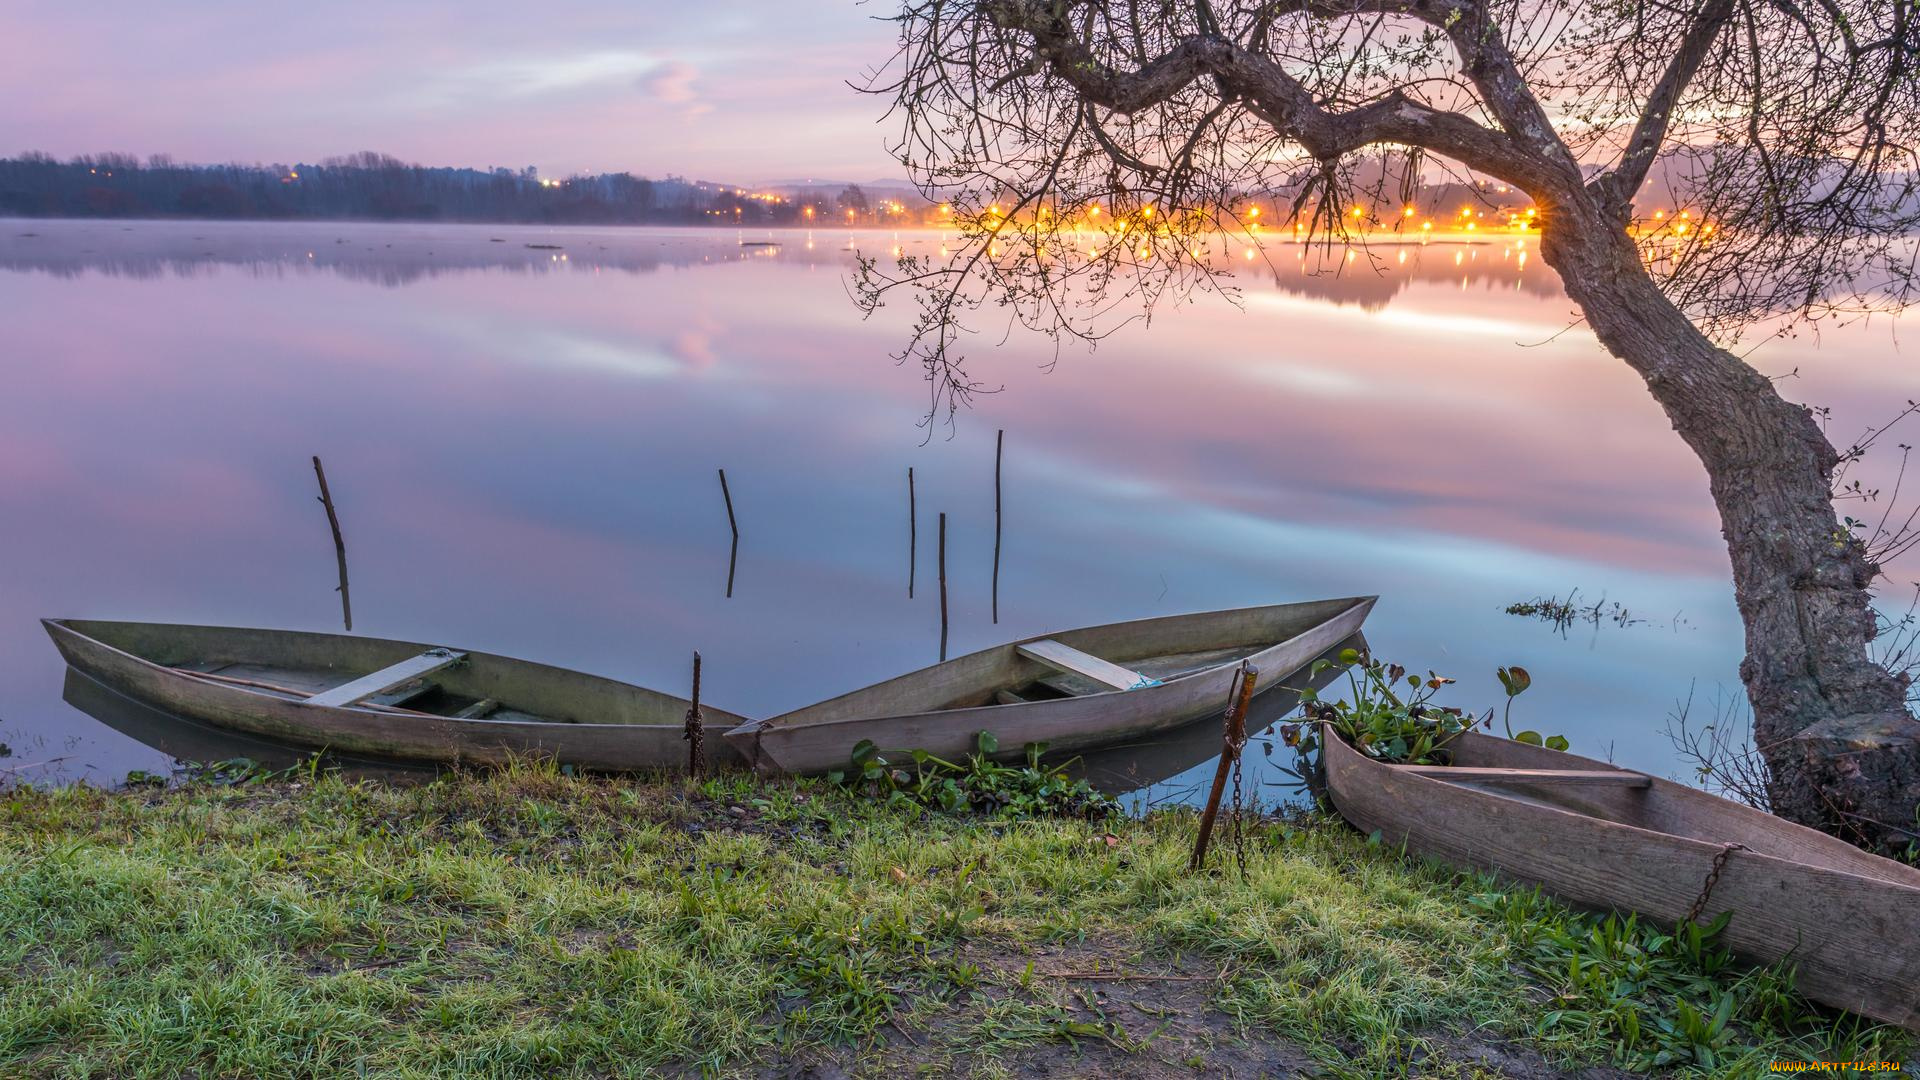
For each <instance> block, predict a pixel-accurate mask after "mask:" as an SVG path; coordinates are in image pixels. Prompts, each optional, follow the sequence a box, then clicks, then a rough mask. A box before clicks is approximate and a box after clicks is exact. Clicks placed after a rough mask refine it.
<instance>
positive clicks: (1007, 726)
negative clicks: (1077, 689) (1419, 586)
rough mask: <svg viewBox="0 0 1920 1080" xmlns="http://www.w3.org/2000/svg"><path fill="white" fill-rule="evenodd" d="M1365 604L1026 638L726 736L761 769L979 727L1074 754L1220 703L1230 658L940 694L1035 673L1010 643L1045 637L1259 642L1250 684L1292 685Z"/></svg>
mask: <svg viewBox="0 0 1920 1080" xmlns="http://www.w3.org/2000/svg"><path fill="white" fill-rule="evenodd" d="M1373 602H1374V601H1373V598H1372V597H1357V598H1352V599H1343V600H1325V601H1313V602H1311V603H1305V604H1286V605H1276V606H1271V607H1262V608H1245V609H1240V610H1236V611H1218V612H1207V613H1204V614H1200V615H1176V616H1167V617H1163V618H1157V619H1143V620H1138V621H1134V622H1125V623H1113V624H1109V625H1106V626H1095V627H1086V628H1083V629H1079V630H1070V631H1066V632H1063V633H1057V634H1052V635H1047V636H1045V637H1036V638H1027V639H1023V640H1022V641H1016V642H1010V643H1007V644H1005V645H1000V646H996V647H994V648H991V649H985V650H982V651H981V652H977V653H973V654H970V655H968V656H963V657H959V658H958V659H955V660H950V661H947V662H946V663H942V664H938V665H935V666H933V667H930V668H924V669H922V670H920V671H916V672H912V673H910V674H907V675H903V676H900V677H899V678H897V679H891V680H888V681H887V682H883V683H879V684H876V685H874V686H870V687H867V688H865V689H863V690H857V691H855V692H853V693H851V694H847V695H844V696H842V697H839V698H835V699H833V700H831V701H826V702H822V703H820V704H818V705H814V706H810V707H808V708H806V709H801V710H798V711H797V712H792V713H787V714H785V715H783V716H777V717H774V718H772V719H770V720H766V721H762V722H759V723H749V724H746V725H744V726H742V727H740V728H736V729H734V731H733V732H731V733H729V735H728V736H727V738H728V740H729V741H730V742H732V743H733V744H734V745H735V746H736V747H737V748H738V749H740V751H741V752H742V754H743V755H744V756H745V757H746V758H747V759H748V760H749V761H750V762H751V763H752V764H753V766H754V767H755V768H756V769H758V770H759V771H761V772H764V773H781V772H785V773H794V774H801V775H810V774H819V773H824V772H829V771H832V770H835V769H843V768H846V767H847V766H848V764H849V761H850V757H851V753H852V750H853V748H854V747H855V746H856V745H858V744H859V743H861V742H862V741H863V740H864V741H871V742H872V743H873V744H874V745H875V746H877V747H879V748H880V749H881V750H882V751H883V752H885V751H910V750H924V751H926V752H928V753H930V754H933V755H935V756H937V757H942V758H946V759H948V760H958V759H959V758H961V757H964V756H965V755H967V754H970V753H973V752H974V751H975V748H976V746H977V745H978V738H979V735H980V733H981V732H983V731H984V732H991V733H993V735H994V737H995V738H996V739H997V740H998V742H999V746H1000V753H999V755H998V756H999V757H1001V758H1002V759H1004V760H1014V759H1017V758H1019V757H1021V756H1022V754H1023V753H1024V750H1023V748H1024V747H1025V746H1026V745H1027V744H1028V743H1035V742H1039V743H1045V744H1046V746H1047V749H1048V751H1049V752H1050V753H1054V754H1058V753H1079V752H1083V751H1087V750H1092V749H1096V748H1099V747H1102V746H1106V745H1110V744H1113V743H1117V742H1125V741H1130V740H1137V739H1140V738H1142V737H1144V736H1148V735H1152V734H1154V733H1157V732H1162V731H1168V730H1171V729H1175V728H1179V727H1181V726H1182V725H1185V724H1188V723H1191V722H1193V721H1195V720H1198V719H1200V718H1201V717H1203V716H1205V715H1207V714H1208V713H1218V712H1221V711H1223V710H1224V709H1225V708H1226V705H1227V697H1228V692H1229V690H1230V689H1231V687H1232V684H1233V679H1234V673H1235V671H1236V670H1237V668H1238V666H1239V660H1238V659H1235V660H1233V661H1232V662H1227V663H1218V664H1213V665H1211V666H1208V667H1206V668H1204V669H1202V670H1199V671H1195V672H1192V673H1189V674H1185V675H1182V676H1180V677H1177V678H1169V679H1167V680H1166V681H1165V682H1162V683H1160V684H1159V685H1155V686H1146V687H1142V688H1139V689H1132V690H1116V691H1112V692H1108V693H1092V694H1083V695H1080V696H1074V697H1062V698H1056V699H1053V700H1046V701H1029V702H1020V703H1016V704H1004V705H1003V704H977V705H971V706H961V707H953V706H951V705H948V704H947V703H949V702H954V701H960V702H965V701H969V700H972V699H974V698H978V697H981V696H983V695H986V694H990V693H991V690H992V688H993V687H994V686H997V685H1002V684H1005V683H1007V682H1009V681H1018V680H1019V679H1021V678H1031V677H1033V676H1035V675H1036V674H1039V673H1041V672H1043V671H1045V670H1046V669H1045V667H1044V665H1042V664H1040V663H1037V662H1035V661H1033V660H1031V659H1026V658H1023V657H1022V656H1021V655H1020V654H1019V651H1018V650H1019V647H1020V646H1022V645H1025V644H1030V643H1033V642H1039V641H1044V640H1049V639H1050V640H1054V641H1058V642H1061V643H1064V644H1065V645H1068V646H1071V647H1072V648H1074V649H1078V650H1084V651H1085V652H1086V653H1088V654H1092V655H1094V656H1098V657H1102V658H1105V659H1107V660H1111V661H1115V662H1123V661H1128V660H1131V659H1132V658H1135V657H1141V656H1148V655H1154V654H1199V653H1203V652H1205V651H1207V650H1214V649H1219V648H1220V647H1221V646H1222V645H1223V644H1227V643H1241V644H1244V643H1247V642H1259V643H1260V644H1258V645H1254V646H1249V647H1248V648H1247V651H1246V655H1245V657H1244V658H1245V659H1246V660H1247V661H1248V662H1250V663H1251V664H1253V666H1254V667H1255V668H1257V669H1258V670H1259V676H1258V679H1257V680H1256V683H1255V689H1256V691H1257V692H1265V691H1267V690H1270V689H1272V688H1274V687H1276V686H1281V685H1295V684H1297V683H1298V682H1299V680H1300V678H1301V677H1302V672H1303V669H1305V668H1306V667H1307V666H1308V665H1309V664H1311V663H1312V661H1313V659H1314V658H1315V657H1317V656H1319V655H1321V654H1322V653H1323V652H1325V651H1326V650H1327V649H1328V648H1330V647H1331V646H1333V645H1335V644H1337V643H1339V642H1341V641H1343V640H1345V639H1347V638H1349V637H1351V636H1353V635H1354V634H1356V633H1358V632H1359V629H1360V625H1361V623H1362V622H1363V621H1365V619H1366V617H1367V613H1368V612H1369V611H1371V610H1372V607H1373Z"/></svg>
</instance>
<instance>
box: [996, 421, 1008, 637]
mask: <svg viewBox="0 0 1920 1080" xmlns="http://www.w3.org/2000/svg"><path fill="white" fill-rule="evenodd" d="M1006 445H1007V429H1005V428H1001V429H1000V433H999V434H998V435H995V436H994V437H993V622H994V625H996V626H997V625H999V623H1000V456H1001V453H1002V452H1003V451H1004V450H1005V449H1006Z"/></svg>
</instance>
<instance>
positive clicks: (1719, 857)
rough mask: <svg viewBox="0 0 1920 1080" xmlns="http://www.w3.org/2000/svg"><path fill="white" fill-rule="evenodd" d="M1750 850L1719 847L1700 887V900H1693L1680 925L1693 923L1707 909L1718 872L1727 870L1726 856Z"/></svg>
mask: <svg viewBox="0 0 1920 1080" xmlns="http://www.w3.org/2000/svg"><path fill="white" fill-rule="evenodd" d="M1750 850H1752V849H1751V848H1749V847H1747V845H1745V844H1721V845H1720V850H1719V851H1717V852H1715V853H1714V856H1713V866H1712V867H1711V868H1709V869H1708V870H1707V880H1706V882H1705V884H1703V885H1701V886H1700V898H1699V899H1697V900H1695V901H1694V902H1693V907H1691V908H1689V909H1688V910H1687V917H1686V918H1684V919H1681V920H1680V922H1681V923H1682V924H1685V923H1690V922H1693V921H1694V920H1696V919H1698V918H1699V917H1700V913H1701V912H1702V911H1705V910H1706V909H1707V898H1708V897H1710V896H1712V895H1713V887H1714V886H1715V885H1718V884H1720V871H1722V870H1725V869H1726V868H1727V856H1729V855H1732V854H1733V853H1734V852H1735V851H1750Z"/></svg>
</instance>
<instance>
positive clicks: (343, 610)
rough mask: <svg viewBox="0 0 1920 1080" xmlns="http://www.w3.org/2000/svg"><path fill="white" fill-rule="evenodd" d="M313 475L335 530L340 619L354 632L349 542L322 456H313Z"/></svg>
mask: <svg viewBox="0 0 1920 1080" xmlns="http://www.w3.org/2000/svg"><path fill="white" fill-rule="evenodd" d="M313 475H314V476H315V477H318V478H319V480H320V505H322V506H324V507H326V508H327V524H328V525H329V526H331V527H332V528H333V554H334V558H335V559H336V560H337V561H338V562H339V563H340V587H339V588H338V589H337V590H336V591H337V592H339V594H340V618H341V621H343V622H345V623H346V624H347V632H348V633H352V632H353V600H352V599H351V598H350V597H349V596H348V595H347V542H346V540H345V539H343V538H342V537H341V535H340V515H339V514H336V513H334V511H333V493H332V492H331V491H328V490H327V470H325V469H323V468H321V467H320V455H319V454H315V455H313Z"/></svg>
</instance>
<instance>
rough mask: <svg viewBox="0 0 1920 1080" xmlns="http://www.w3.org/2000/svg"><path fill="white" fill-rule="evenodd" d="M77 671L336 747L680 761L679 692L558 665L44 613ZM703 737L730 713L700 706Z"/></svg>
mask: <svg viewBox="0 0 1920 1080" xmlns="http://www.w3.org/2000/svg"><path fill="white" fill-rule="evenodd" d="M42 625H44V626H45V627H46V628H47V633H48V634H49V635H50V636H51V637H52V638H53V643H54V644H55V645H56V646H58V647H59V649H60V654H61V655H62V656H64V657H66V659H67V663H69V664H71V665H72V666H73V667H75V668H76V669H78V670H80V671H82V672H84V673H86V674H87V675H90V676H92V677H93V678H95V679H97V680H99V681H100V682H102V683H105V684H106V685H107V686H109V687H111V688H113V689H114V690H117V691H119V692H120V693H122V694H125V695H127V696H128V697H131V698H133V699H135V700H137V701H141V702H144V703H146V704H148V705H152V706H154V707H156V708H159V709H162V710H164V711H166V712H169V713H172V714H174V715H175V716H181V717H186V718H189V719H193V720H198V721H200V722H202V723H207V724H211V725H213V726H215V727H220V728H226V729H230V730H233V731H240V732H246V733H248V734H252V735H261V736H265V737H267V738H270V739H275V740H279V741H282V742H287V743H292V744H295V745H298V746H306V747H312V748H315V749H331V750H335V751H339V752H342V753H346V754H354V755H367V756H371V757H379V758H394V759H399V760H405V761H422V762H440V763H444V764H485V765H498V764H504V763H505V762H506V761H507V760H508V759H509V758H510V757H513V756H516V755H518V756H539V757H550V758H553V759H555V760H557V761H559V762H560V763H562V764H571V765H575V766H578V767H580V768H587V769H595V770H601V771H607V772H637V771H642V770H649V769H679V768H684V767H685V763H686V759H687V744H686V742H685V741H684V740H683V739H682V737H681V736H682V732H683V730H684V725H685V721H686V712H687V704H688V703H687V702H686V701H685V700H684V699H682V698H677V697H673V696H671V695H668V694H661V693H656V692H654V691H652V690H647V689H643V688H641V687H638V686H629V685H627V684H626V683H621V682H615V681H613V680H612V679H602V678H599V677H597V676H594V675H584V674H581V673H580V672H577V671H568V670H566V669H564V668H556V667H549V666H547V665H545V664H535V663H530V662H528V661H525V660H514V659H511V658H509V657H504V656H491V655H488V654H486V653H476V652H460V651H457V650H452V649H445V648H440V647H437V646H432V645H421V644H416V643H414V642H408V641H385V640H381V639H379V638H365V637H354V636H349V635H344V634H314V633H304V632H300V631H291V630H246V629H239V628H235V627H219V626H175V625H169V624H164V623H135V622H97V621H92V620H80V619H45V620H42ZM701 712H702V714H703V715H704V716H705V718H706V724H707V728H708V731H709V733H710V735H709V737H708V738H707V740H706V753H707V760H708V762H709V763H712V764H716V765H734V766H737V765H739V764H740V763H741V762H740V759H739V756H738V755H737V754H735V753H734V752H733V750H732V749H731V748H730V747H729V746H728V745H727V744H726V742H725V741H724V740H722V739H719V738H715V737H712V736H713V735H717V734H718V733H721V732H724V731H726V730H727V729H729V728H732V727H734V726H735V725H737V724H739V723H741V718H740V717H739V716H737V715H735V714H733V713H730V712H726V711H724V710H721V709H715V708H711V707H708V706H706V705H704V704H703V705H702V706H701Z"/></svg>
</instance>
